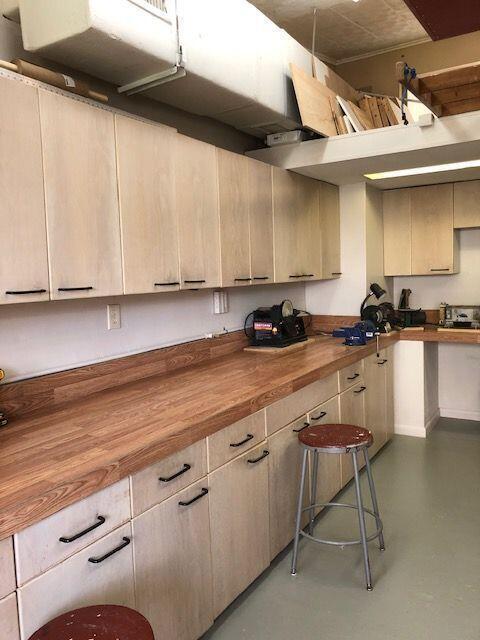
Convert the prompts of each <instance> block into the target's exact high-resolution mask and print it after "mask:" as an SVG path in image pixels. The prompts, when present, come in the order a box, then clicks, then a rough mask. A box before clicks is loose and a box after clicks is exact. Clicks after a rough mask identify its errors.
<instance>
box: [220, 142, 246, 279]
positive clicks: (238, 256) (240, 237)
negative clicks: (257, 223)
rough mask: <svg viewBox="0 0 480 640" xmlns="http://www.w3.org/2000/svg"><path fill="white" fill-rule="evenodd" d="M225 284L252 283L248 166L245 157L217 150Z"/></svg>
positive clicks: (222, 262)
mask: <svg viewBox="0 0 480 640" xmlns="http://www.w3.org/2000/svg"><path fill="white" fill-rule="evenodd" d="M217 161H218V194H219V207H220V247H221V268H222V286H224V287H233V286H242V285H248V284H251V281H252V273H251V268H250V227H249V219H248V217H249V195H248V166H249V161H248V158H246V157H245V156H241V155H239V154H238V153H231V152H230V151H225V150H224V149H217Z"/></svg>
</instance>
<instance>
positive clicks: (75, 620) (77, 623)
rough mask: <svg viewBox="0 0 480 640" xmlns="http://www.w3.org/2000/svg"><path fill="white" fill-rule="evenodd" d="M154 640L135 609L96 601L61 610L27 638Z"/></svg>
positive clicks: (37, 639) (48, 639) (149, 627)
mask: <svg viewBox="0 0 480 640" xmlns="http://www.w3.org/2000/svg"><path fill="white" fill-rule="evenodd" d="M92 638H94V639H95V640H155V638H154V635H153V631H152V627H151V626H150V625H149V624H148V622H147V621H146V619H145V618H144V617H143V616H142V615H141V614H140V613H138V612H137V611H133V609H128V608H127V607H119V606H116V605H106V604H103V605H102V604H101V605H96V606H94V607H85V608H83V609H76V610H75V611H69V612H68V613H63V614H62V615H61V616H58V618H54V619H53V620H50V622H47V624H46V625H44V626H43V627H42V628H41V629H39V630H38V631H36V632H35V633H34V634H33V636H31V637H30V639H29V640H91V639H92Z"/></svg>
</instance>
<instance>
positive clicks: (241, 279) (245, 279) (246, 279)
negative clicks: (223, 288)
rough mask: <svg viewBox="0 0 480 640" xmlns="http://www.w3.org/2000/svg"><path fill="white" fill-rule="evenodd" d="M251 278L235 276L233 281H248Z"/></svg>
mask: <svg viewBox="0 0 480 640" xmlns="http://www.w3.org/2000/svg"><path fill="white" fill-rule="evenodd" d="M250 280H251V278H235V280H234V282H250Z"/></svg>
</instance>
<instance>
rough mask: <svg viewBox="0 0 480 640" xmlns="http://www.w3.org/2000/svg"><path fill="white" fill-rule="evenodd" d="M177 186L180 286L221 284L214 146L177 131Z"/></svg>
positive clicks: (212, 285)
mask: <svg viewBox="0 0 480 640" xmlns="http://www.w3.org/2000/svg"><path fill="white" fill-rule="evenodd" d="M175 190H176V203H177V204H176V206H177V217H178V242H179V251H180V281H181V287H182V289H192V288H194V289H203V288H208V287H219V286H220V284H221V277H220V221H219V214H218V175H217V158H216V151H215V147H213V146H212V145H210V144H206V143H205V142H200V141H199V140H194V139H193V138H188V137H187V136H182V135H180V134H177V136H176V142H175Z"/></svg>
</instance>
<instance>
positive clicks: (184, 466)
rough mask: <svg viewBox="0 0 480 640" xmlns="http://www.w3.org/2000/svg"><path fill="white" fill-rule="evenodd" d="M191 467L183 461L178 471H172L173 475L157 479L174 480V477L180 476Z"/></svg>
mask: <svg viewBox="0 0 480 640" xmlns="http://www.w3.org/2000/svg"><path fill="white" fill-rule="evenodd" d="M191 468H192V467H191V465H189V464H187V463H185V464H184V465H183V468H182V469H180V471H177V473H174V474H173V476H170V477H169V478H159V480H160V482H171V481H172V480H175V478H178V476H181V475H182V474H184V473H186V472H187V471H189V470H190V469H191Z"/></svg>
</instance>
